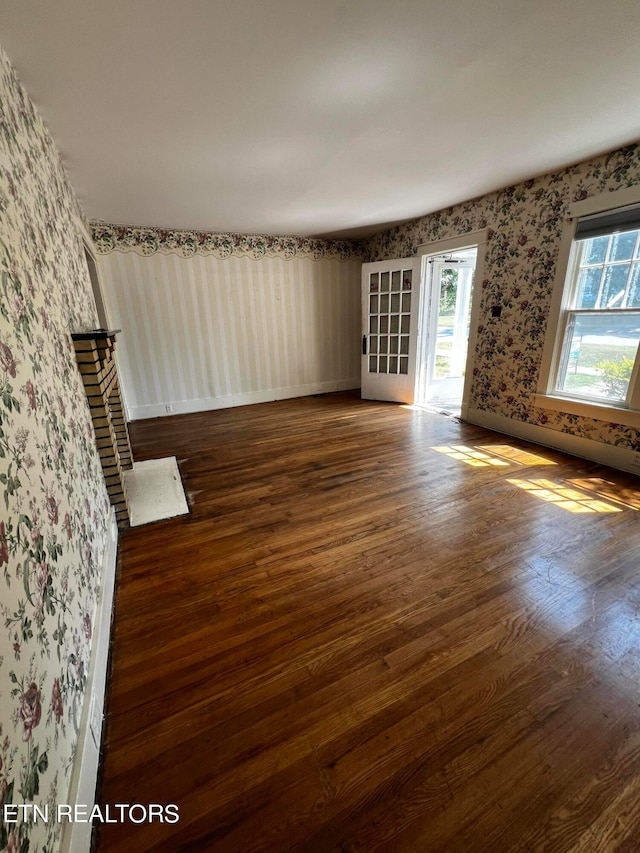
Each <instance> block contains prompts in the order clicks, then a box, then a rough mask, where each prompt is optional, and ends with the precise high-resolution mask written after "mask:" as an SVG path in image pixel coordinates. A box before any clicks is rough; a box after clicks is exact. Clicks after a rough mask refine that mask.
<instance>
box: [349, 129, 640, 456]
mask: <svg viewBox="0 0 640 853" xmlns="http://www.w3.org/2000/svg"><path fill="white" fill-rule="evenodd" d="M638 183H640V146H638V145H629V146H627V147H625V148H622V149H619V150H618V151H614V152H612V153H610V154H607V155H604V156H602V157H597V158H594V159H593V160H589V161H587V162H584V163H580V164H578V165H576V166H571V167H569V168H567V169H563V170H562V171H559V172H557V173H554V174H551V175H544V176H542V177H538V178H533V179H531V180H528V181H524V182H523V183H520V184H517V185H516V186H512V187H507V188H506V189H502V190H499V191H498V192H493V193H490V194H489V195H485V196H482V198H477V199H472V200H471V201H467V202H464V203H463V204H458V205H456V206H455V207H450V208H448V209H446V210H441V211H438V212H437V213H432V214H430V215H429V216H423V217H421V218H420V219H416V220H414V221H412V222H409V223H406V224H404V225H399V226H396V227H395V228H391V229H389V230H386V231H383V232H381V233H379V234H376V235H374V236H373V237H371V238H370V239H369V240H368V241H367V242H366V243H365V253H366V259H367V260H369V261H380V260H385V259H388V258H405V257H409V256H411V255H414V254H416V251H417V248H418V246H419V245H420V244H421V243H429V242H434V241H436V240H444V239H446V238H448V237H457V236H459V235H462V234H466V233H468V232H470V231H478V230H481V229H485V228H486V229H487V232H488V241H487V250H486V257H485V269H484V281H482V282H476V287H477V286H480V287H481V288H482V297H481V309H480V320H479V327H478V339H477V346H476V351H475V369H474V377H473V380H474V381H473V387H472V390H471V400H470V406H471V407H472V408H476V409H481V410H484V411H487V412H492V413H494V414H497V415H502V416H503V417H507V418H513V419H514V420H517V421H525V422H527V423H531V424H537V425H539V426H544V427H548V428H551V429H557V430H561V431H563V432H566V433H569V434H571V435H576V436H580V437H582V438H590V439H592V440H595V441H601V442H604V443H606V444H617V445H621V446H625V447H630V448H633V449H640V435H639V434H638V430H636V429H632V428H630V427H626V426H622V425H620V424H615V423H605V422H603V421H596V420H592V419H591V418H585V417H579V416H578V415H564V414H562V413H560V412H553V411H549V410H545V409H541V408H537V407H536V406H535V405H534V402H533V394H535V393H536V392H537V385H538V374H539V370H540V361H541V358H542V350H543V346H544V341H545V333H546V329H547V318H548V314H549V307H550V303H551V295H552V289H553V285H554V278H555V272H556V259H557V256H558V250H559V246H560V237H561V234H562V228H563V225H564V221H565V219H566V217H567V210H568V207H569V205H570V204H572V203H574V202H576V201H581V200H582V199H585V198H588V197H589V196H594V195H599V194H601V193H606V192H609V191H615V190H617V189H621V188H622V187H629V186H634V185H636V184H638ZM495 304H498V305H501V306H502V316H501V318H500V319H499V320H497V319H495V318H493V317H491V306H492V305H495Z"/></svg>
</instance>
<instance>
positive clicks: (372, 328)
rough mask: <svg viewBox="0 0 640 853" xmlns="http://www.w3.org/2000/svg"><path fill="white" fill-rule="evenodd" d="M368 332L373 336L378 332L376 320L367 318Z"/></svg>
mask: <svg viewBox="0 0 640 853" xmlns="http://www.w3.org/2000/svg"><path fill="white" fill-rule="evenodd" d="M369 331H370V332H371V333H372V334H373V335H375V334H377V332H378V318H377V317H369Z"/></svg>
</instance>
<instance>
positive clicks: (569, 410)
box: [533, 394, 640, 428]
mask: <svg viewBox="0 0 640 853" xmlns="http://www.w3.org/2000/svg"><path fill="white" fill-rule="evenodd" d="M533 400H534V404H535V405H536V406H539V407H540V408H541V409H552V410H553V411H555V412H564V413H565V414H566V415H582V417H585V418H593V419H594V420H596V421H606V422H607V423H611V424H623V425H624V426H630V427H636V428H640V412H639V411H635V410H633V411H632V410H631V409H621V408H618V407H617V406H607V405H604V404H600V403H592V402H586V401H585V400H572V399H570V398H569V397H553V396H551V395H550V394H534V396H533Z"/></svg>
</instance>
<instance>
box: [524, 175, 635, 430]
mask: <svg viewBox="0 0 640 853" xmlns="http://www.w3.org/2000/svg"><path fill="white" fill-rule="evenodd" d="M632 204H640V186H635V187H627V188H625V189H620V190H616V191H615V192H608V193H604V194H602V195H598V196H592V197H591V198H587V199H584V201H579V202H576V203H575V204H573V205H571V207H570V208H569V218H568V219H567V220H566V221H565V224H564V228H563V230H562V237H561V240H560V248H559V252H558V260H557V263H556V277H555V283H554V289H553V297H552V300H551V306H550V311H549V323H548V326H547V334H546V339H545V345H544V350H543V355H542V362H541V366H540V381H539V384H538V393H537V394H535V395H534V403H535V405H536V406H539V407H540V408H543V409H550V410H552V411H558V412H563V413H565V414H570V415H582V416H583V417H589V418H593V419H595V420H600V421H607V422H609V423H618V424H623V425H624V426H631V427H636V428H640V351H639V353H638V356H637V357H636V362H635V365H634V368H633V372H632V374H631V379H630V382H629V386H630V395H629V405H628V406H623V405H620V404H617V403H605V402H604V401H602V402H600V401H592V400H583V399H577V398H576V399H574V398H571V397H570V396H568V395H566V394H564V393H563V394H559V393H557V392H555V381H556V376H557V372H558V366H559V360H560V358H561V355H562V349H563V338H564V330H565V327H566V321H567V312H568V311H570V310H573V309H572V307H571V299H572V296H573V293H572V276H571V272H572V270H573V268H574V266H575V260H576V253H577V251H578V246H577V243H576V241H575V240H574V235H575V231H576V225H577V222H578V219H580V218H581V217H584V216H589V215H591V214H596V213H605V212H606V211H610V210H615V209H616V208H619V207H626V206H628V205H632Z"/></svg>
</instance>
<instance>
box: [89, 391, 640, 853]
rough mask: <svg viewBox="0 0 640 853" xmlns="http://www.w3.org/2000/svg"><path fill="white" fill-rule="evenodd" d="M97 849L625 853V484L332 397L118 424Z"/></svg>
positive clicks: (638, 501)
mask: <svg viewBox="0 0 640 853" xmlns="http://www.w3.org/2000/svg"><path fill="white" fill-rule="evenodd" d="M131 437H132V442H133V447H134V455H135V458H136V459H137V460H142V459H147V458H153V457H162V456H168V455H171V456H173V455H175V456H177V458H178V460H179V464H180V469H181V472H182V476H183V480H184V484H185V489H186V491H187V494H188V497H189V500H190V504H191V508H192V512H191V514H190V515H189V516H185V517H182V518H179V519H176V520H171V521H166V522H160V523H157V524H154V525H148V526H146V527H143V528H138V529H134V530H130V531H128V532H126V533H125V534H124V536H123V537H122V542H121V552H120V570H119V577H118V585H117V592H116V611H115V613H116V615H115V627H114V632H113V651H112V673H111V681H110V687H109V694H108V717H107V727H106V750H105V756H104V763H103V781H102V800H101V801H102V802H103V803H111V804H115V803H130V804H131V803H141V804H149V803H159V804H166V803H175V804H177V805H178V807H179V810H180V821H179V823H177V824H173V825H170V824H167V823H159V822H154V823H152V824H149V823H145V824H140V825H135V824H132V823H126V824H123V825H107V826H104V827H103V828H102V829H101V831H100V833H99V843H98V850H99V851H100V853H106V851H124V853H127V851H132V853H133V851H136V853H142V851H147V850H154V851H167V852H168V851H172V853H175V851H209V850H211V851H225V853H226V852H227V851H229V853H235V852H236V851H238V853H249V851H287V850H297V851H321V853H325V851H367V853H368V851H374V850H381V851H394V852H395V851H418V853H430V851H447V853H453V852H454V851H465V853H479V851H491V853H502V851H504V853H516V851H547V853H549V851H558V852H559V851H562V853H568V852H569V851H585V853H597V851H603V853H604V851H606V853H610V851H616V850H619V851H637V850H640V513H639V511H638V510H639V509H640V490H639V489H638V480H637V478H635V477H632V476H630V475H624V474H621V473H619V472H614V471H612V470H610V469H607V468H603V467H600V466H597V465H595V464H592V463H589V462H584V461H581V460H579V459H574V458H571V457H568V456H564V455H562V454H560V453H557V452H554V451H550V450H546V449H543V448H538V447H535V446H533V445H527V444H525V443H524V442H520V441H517V440H511V439H509V438H507V437H505V436H500V435H498V434H496V433H490V432H487V431H484V430H481V429H479V428H476V427H473V426H470V425H467V424H462V423H459V422H457V421H455V420H453V419H449V418H446V417H443V416H441V415H437V414H429V413H426V412H421V411H415V410H411V409H410V408H406V407H401V406H396V405H387V404H379V403H369V402H364V401H360V400H359V399H358V398H357V397H356V396H355V395H354V394H335V395H327V396H322V397H317V398H314V397H310V398H303V399H297V400H289V401H283V402H277V403H269V404H265V405H260V406H251V407H245V408H239V409H230V410H225V411H218V412H208V413H205V414H196V415H185V416H177V417H172V418H166V419H162V420H154V421H146V422H138V423H134V424H133V425H132V427H131Z"/></svg>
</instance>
